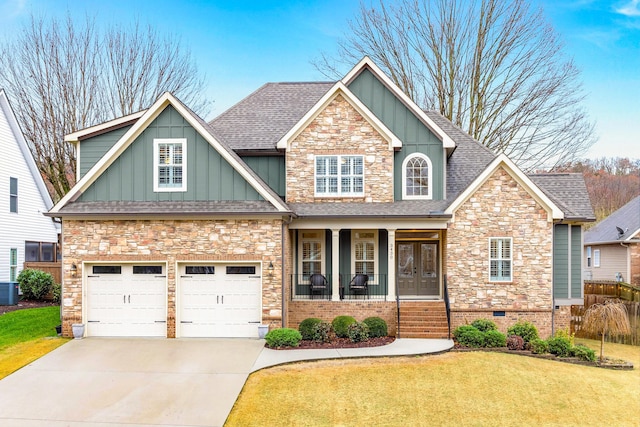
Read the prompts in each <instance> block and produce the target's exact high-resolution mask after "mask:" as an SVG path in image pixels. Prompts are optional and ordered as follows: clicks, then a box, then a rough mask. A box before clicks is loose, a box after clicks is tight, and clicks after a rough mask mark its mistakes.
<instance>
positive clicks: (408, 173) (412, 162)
mask: <svg viewBox="0 0 640 427" xmlns="http://www.w3.org/2000/svg"><path fill="white" fill-rule="evenodd" d="M431 171H432V167H431V160H430V159H429V157H427V156H425V155H424V154H422V153H414V154H411V155H410V156H408V157H407V158H406V159H404V162H402V182H403V186H402V198H403V199H405V200H406V199H431V193H432V192H431V189H432V188H431V187H432V186H431V181H432V180H431V178H432V172H431Z"/></svg>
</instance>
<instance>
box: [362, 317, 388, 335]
mask: <svg viewBox="0 0 640 427" xmlns="http://www.w3.org/2000/svg"><path fill="white" fill-rule="evenodd" d="M362 323H364V324H365V325H367V326H368V327H369V336H370V337H371V338H376V337H386V336H387V335H388V334H389V333H388V331H387V322H385V321H384V319H381V318H379V317H367V318H366V319H364V320H363V321H362Z"/></svg>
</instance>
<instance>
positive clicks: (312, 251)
mask: <svg viewBox="0 0 640 427" xmlns="http://www.w3.org/2000/svg"><path fill="white" fill-rule="evenodd" d="M324 239H325V236H324V230H313V231H301V232H300V240H299V243H298V253H299V254H300V258H299V259H300V265H299V268H300V272H301V273H302V275H303V281H305V282H306V281H307V280H308V279H309V276H311V275H312V274H316V273H319V274H325V271H324V269H325V266H324V258H325V257H324Z"/></svg>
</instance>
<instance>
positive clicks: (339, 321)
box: [331, 316, 356, 338]
mask: <svg viewBox="0 0 640 427" xmlns="http://www.w3.org/2000/svg"><path fill="white" fill-rule="evenodd" d="M352 323H356V319H354V318H353V317H351V316H337V317H336V318H335V319H333V322H331V326H333V331H334V332H335V333H336V336H338V337H340V338H347V337H348V328H349V325H350V324H352Z"/></svg>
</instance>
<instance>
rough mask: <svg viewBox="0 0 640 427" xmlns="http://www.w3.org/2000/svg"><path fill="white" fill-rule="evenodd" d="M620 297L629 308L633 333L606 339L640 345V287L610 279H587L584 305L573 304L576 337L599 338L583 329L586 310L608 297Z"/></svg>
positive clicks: (573, 322) (572, 325)
mask: <svg viewBox="0 0 640 427" xmlns="http://www.w3.org/2000/svg"><path fill="white" fill-rule="evenodd" d="M614 298H617V299H620V300H622V302H623V303H624V305H625V307H626V308H627V314H628V316H629V322H630V323H631V335H627V336H622V337H606V338H605V339H606V341H608V342H615V343H620V344H630V345H640V288H637V287H634V286H630V285H629V284H627V283H617V282H609V281H606V282H605V281H588V282H587V281H585V284H584V305H572V306H571V333H575V334H576V337H580V338H589V339H595V340H599V339H600V336H598V335H597V334H588V333H587V332H586V331H583V330H582V329H581V327H582V320H583V318H584V313H585V311H586V310H587V309H588V308H589V307H591V306H592V305H593V304H601V303H603V302H605V301H606V300H608V299H614Z"/></svg>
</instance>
